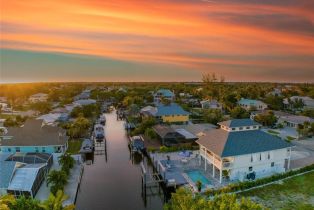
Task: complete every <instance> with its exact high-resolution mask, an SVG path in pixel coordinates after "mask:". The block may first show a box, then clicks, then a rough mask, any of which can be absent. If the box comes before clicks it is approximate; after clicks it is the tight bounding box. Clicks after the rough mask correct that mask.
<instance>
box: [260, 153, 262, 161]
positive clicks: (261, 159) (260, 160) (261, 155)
mask: <svg viewBox="0 0 314 210" xmlns="http://www.w3.org/2000/svg"><path fill="white" fill-rule="evenodd" d="M259 160H260V161H261V160H262V153H260V154H259Z"/></svg>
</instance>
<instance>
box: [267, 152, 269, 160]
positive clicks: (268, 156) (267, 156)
mask: <svg viewBox="0 0 314 210" xmlns="http://www.w3.org/2000/svg"><path fill="white" fill-rule="evenodd" d="M267 159H268V160H269V159H270V153H269V152H268V155H267Z"/></svg>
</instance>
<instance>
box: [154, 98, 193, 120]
mask: <svg viewBox="0 0 314 210" xmlns="http://www.w3.org/2000/svg"><path fill="white" fill-rule="evenodd" d="M189 116H190V113H189V112H187V111H184V109H183V108H182V107H181V106H179V105H178V104H176V103H171V104H166V105H164V104H159V105H158V106H157V112H156V114H155V117H156V118H157V120H159V121H160V122H163V123H187V122H188V121H189Z"/></svg>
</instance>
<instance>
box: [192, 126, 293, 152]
mask: <svg viewBox="0 0 314 210" xmlns="http://www.w3.org/2000/svg"><path fill="white" fill-rule="evenodd" d="M196 142H197V143H199V144H200V145H203V146H204V147H206V148H208V149H209V150H210V151H212V152H213V153H215V154H216V155H219V156H220V157H230V156H237V155H245V154H252V153H258V152H264V151H270V150H277V149H283V148H287V147H291V146H292V145H291V144H290V143H288V142H286V141H284V140H282V139H280V138H278V137H275V136H273V135H270V134H267V133H265V132H263V131H260V130H249V131H239V132H228V131H225V130H222V129H215V130H210V131H208V132H206V135H205V136H202V137H200V138H199V140H197V141H196Z"/></svg>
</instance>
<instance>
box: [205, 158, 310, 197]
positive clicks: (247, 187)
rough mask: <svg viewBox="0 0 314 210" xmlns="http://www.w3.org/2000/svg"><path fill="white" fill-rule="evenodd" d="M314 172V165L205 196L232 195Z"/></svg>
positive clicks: (245, 182)
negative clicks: (300, 174)
mask: <svg viewBox="0 0 314 210" xmlns="http://www.w3.org/2000/svg"><path fill="white" fill-rule="evenodd" d="M311 170H314V164H312V165H309V166H305V167H303V168H300V169H298V170H291V171H288V172H285V173H280V174H275V175H273V176H270V177H265V178H261V179H257V180H255V181H244V182H238V183H234V184H229V185H227V186H225V187H223V188H220V189H208V190H207V191H205V195H208V196H214V195H216V194H221V193H231V192H237V191H243V190H246V189H249V188H253V187H256V186H260V185H264V184H267V183H270V182H274V181H278V180H280V179H284V178H286V177H290V176H293V175H296V174H299V173H303V172H307V171H311Z"/></svg>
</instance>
